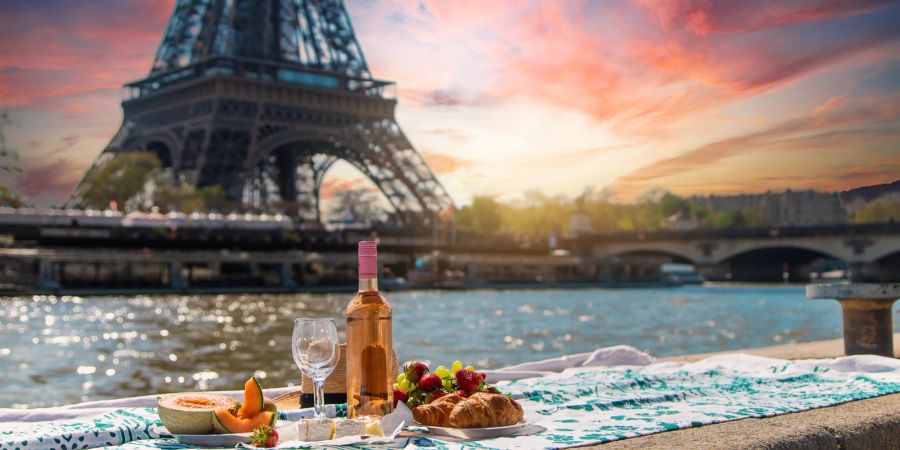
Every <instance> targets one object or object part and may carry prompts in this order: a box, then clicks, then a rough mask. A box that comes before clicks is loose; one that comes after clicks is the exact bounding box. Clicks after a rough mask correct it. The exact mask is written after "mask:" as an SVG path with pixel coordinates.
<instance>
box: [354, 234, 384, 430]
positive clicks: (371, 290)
mask: <svg viewBox="0 0 900 450" xmlns="http://www.w3.org/2000/svg"><path fill="white" fill-rule="evenodd" d="M358 255H359V292H357V294H356V297H354V298H353V300H351V301H350V304H348V305H347V310H346V311H345V312H344V316H345V317H346V318H347V416H348V417H350V418H353V417H359V416H383V415H385V414H387V413H390V412H391V410H392V409H393V408H392V406H393V395H392V389H391V386H392V384H393V383H392V381H393V380H391V379H390V377H391V373H392V370H391V364H392V363H393V353H394V350H393V341H392V338H391V305H390V304H389V303H388V301H387V299H386V298H384V296H383V295H381V293H380V292H379V291H378V250H377V247H376V245H375V242H374V241H361V242H360V243H359V249H358Z"/></svg>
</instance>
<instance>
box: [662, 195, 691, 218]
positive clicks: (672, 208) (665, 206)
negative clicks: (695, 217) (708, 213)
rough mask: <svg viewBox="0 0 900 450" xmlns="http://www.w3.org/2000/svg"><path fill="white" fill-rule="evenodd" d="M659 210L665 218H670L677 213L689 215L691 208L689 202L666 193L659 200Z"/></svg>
mask: <svg viewBox="0 0 900 450" xmlns="http://www.w3.org/2000/svg"><path fill="white" fill-rule="evenodd" d="M659 210H660V211H661V212H662V215H663V217H669V216H671V215H674V214H677V213H683V214H689V213H690V206H689V205H688V202H687V201H686V200H685V199H683V198H681V197H679V196H677V195H675V194H672V193H671V192H666V193H665V194H663V195H662V197H660V199H659Z"/></svg>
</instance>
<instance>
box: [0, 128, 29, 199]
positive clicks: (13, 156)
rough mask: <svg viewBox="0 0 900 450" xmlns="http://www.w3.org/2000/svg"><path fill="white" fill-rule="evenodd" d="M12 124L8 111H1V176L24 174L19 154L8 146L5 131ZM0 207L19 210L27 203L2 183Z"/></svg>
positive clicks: (0, 182)
mask: <svg viewBox="0 0 900 450" xmlns="http://www.w3.org/2000/svg"><path fill="white" fill-rule="evenodd" d="M10 123H12V120H10V118H9V114H8V113H7V112H6V111H0V175H2V174H5V175H12V174H18V173H22V168H21V167H20V166H19V154H18V153H17V152H16V151H15V150H14V149H11V148H9V147H8V146H7V145H6V134H5V133H4V131H3V129H4V128H5V127H6V126H7V125H9V124H10ZM0 206H10V207H13V208H19V207H22V206H25V201H24V200H23V199H22V197H20V196H19V194H17V193H16V192H15V191H14V190H13V188H12V187H11V186H10V185H8V184H7V183H6V182H4V181H0Z"/></svg>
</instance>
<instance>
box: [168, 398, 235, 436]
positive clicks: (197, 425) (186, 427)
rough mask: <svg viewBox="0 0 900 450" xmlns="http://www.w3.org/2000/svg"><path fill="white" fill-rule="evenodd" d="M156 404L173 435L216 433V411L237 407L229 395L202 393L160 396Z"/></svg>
mask: <svg viewBox="0 0 900 450" xmlns="http://www.w3.org/2000/svg"><path fill="white" fill-rule="evenodd" d="M156 403H157V408H158V410H159V418H160V420H162V423H163V425H165V426H166V429H168V430H169V433H172V434H210V433H215V431H216V429H215V427H214V425H213V421H214V417H215V411H216V409H218V408H226V409H234V408H235V407H236V405H237V403H236V402H235V400H234V399H233V398H231V397H229V396H227V395H217V394H206V393H202V392H188V393H180V394H165V395H160V396H158V397H157V398H156Z"/></svg>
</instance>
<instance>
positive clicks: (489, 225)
mask: <svg viewBox="0 0 900 450" xmlns="http://www.w3.org/2000/svg"><path fill="white" fill-rule="evenodd" d="M456 223H457V224H458V225H459V226H460V228H463V229H468V230H471V231H477V232H479V233H495V232H497V231H498V230H500V226H501V225H502V224H503V217H502V216H501V213H500V205H499V204H498V203H497V201H495V200H494V199H492V198H490V197H481V196H479V197H475V198H474V199H472V204H471V205H468V206H464V207H462V208H460V210H459V211H457V213H456Z"/></svg>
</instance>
